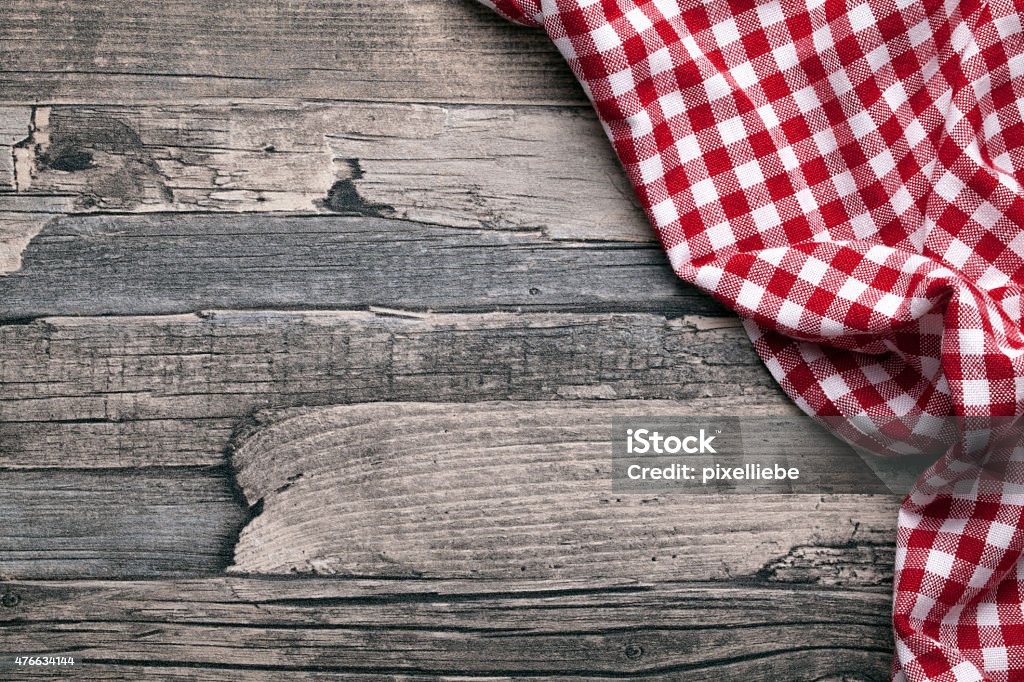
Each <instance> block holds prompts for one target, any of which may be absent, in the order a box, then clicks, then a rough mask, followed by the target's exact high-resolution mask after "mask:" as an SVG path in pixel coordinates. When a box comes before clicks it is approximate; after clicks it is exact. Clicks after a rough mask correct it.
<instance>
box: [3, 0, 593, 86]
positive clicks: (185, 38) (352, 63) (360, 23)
mask: <svg viewBox="0 0 1024 682" xmlns="http://www.w3.org/2000/svg"><path fill="white" fill-rule="evenodd" d="M0 65H2V67H0V69H2V70H0V102H3V103H10V104H25V103H29V104H33V103H43V104H46V103H59V102H85V103H97V102H99V101H106V102H118V103H120V102H138V101H171V102H181V101H187V100H196V99H211V98H216V99H237V98H267V97H269V98H274V97H298V98H313V99H329V100H371V101H375V100H384V101H388V100H390V101H474V102H481V101H483V102H492V101H531V102H552V103H561V102H565V101H571V102H575V103H580V102H581V101H582V100H583V94H582V92H581V90H580V89H579V88H578V86H576V85H575V83H574V81H573V78H572V76H571V74H570V73H569V70H568V68H567V67H566V66H565V65H564V63H563V62H562V60H561V58H560V57H559V55H558V53H557V52H556V50H555V49H554V47H553V46H552V45H551V44H550V42H549V41H548V39H547V38H546V36H545V35H544V34H543V32H541V31H535V30H528V29H524V28H517V27H515V26H513V25H510V24H508V23H507V22H505V21H503V20H502V19H501V18H499V17H497V16H495V15H494V14H493V13H492V12H490V11H489V10H487V9H486V8H484V7H482V6H479V5H478V3H476V2H471V1H469V0H466V1H461V0H459V1H455V2H453V1H452V0H389V2H387V3H379V2H372V1H370V0H350V1H348V2H302V3H258V4H254V3H248V2H241V1H240V0H226V1H224V2H219V3H216V4H210V3H208V2H202V1H200V0H167V1H165V0H139V1H138V2H133V3H132V4H131V5H126V4H124V3H122V2H116V1H115V0H75V1H72V2H58V1H57V0H46V1H42V2H40V1H38V0H10V1H9V2H7V3H5V6H4V22H3V24H2V25H0Z"/></svg>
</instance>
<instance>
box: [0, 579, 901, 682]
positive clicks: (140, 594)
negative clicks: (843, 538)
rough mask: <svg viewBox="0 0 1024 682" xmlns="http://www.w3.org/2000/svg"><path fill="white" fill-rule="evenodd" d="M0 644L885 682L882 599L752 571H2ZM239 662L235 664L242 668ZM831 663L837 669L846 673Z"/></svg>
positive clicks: (459, 670)
mask: <svg viewBox="0 0 1024 682" xmlns="http://www.w3.org/2000/svg"><path fill="white" fill-rule="evenodd" d="M0 590H2V591H3V592H4V594H6V595H8V602H12V601H17V603H16V604H15V605H14V606H11V607H7V608H3V609H0V623H2V624H3V627H0V649H2V650H5V651H22V650H25V651H35V652H42V651H46V652H54V653H57V652H68V653H71V654H73V655H74V656H75V657H76V665H75V668H74V669H68V670H62V671H61V672H62V673H65V674H74V675H77V676H85V677H87V678H89V679H111V678H116V677H117V676H118V675H119V674H122V673H124V672H127V673H128V675H129V676H131V677H137V676H139V675H145V674H147V673H149V674H156V675H159V676H160V677H164V673H165V672H166V671H168V670H169V671H171V672H170V674H168V677H172V678H175V679H177V678H179V676H184V675H186V674H185V673H183V672H182V671H183V669H185V668H186V666H187V669H188V671H189V672H188V673H187V677H188V679H203V680H207V679H209V680H221V679H228V675H229V674H232V675H234V677H233V678H231V679H238V676H239V675H245V678H246V679H283V678H284V676H285V675H286V674H287V675H288V676H289V679H291V674H292V673H297V674H299V675H305V676H306V677H300V678H299V679H310V677H308V676H312V675H317V677H316V679H323V677H320V675H324V676H327V675H333V676H335V678H337V677H342V678H346V679H347V678H348V677H349V676H352V678H354V679H363V678H362V677H359V676H363V675H365V676H367V678H371V676H401V678H402V679H406V678H405V677H404V676H406V675H408V676H412V677H413V678H417V677H421V678H429V679H480V678H485V677H486V678H489V679H492V678H498V679H505V678H508V677H515V678H517V679H518V678H524V677H525V678H532V677H534V676H543V677H544V678H546V679H550V678H565V677H569V678H581V679H590V678H594V679H598V678H600V679H608V678H622V677H629V678H639V679H651V680H670V679H686V680H698V681H699V680H708V681H710V680H723V679H736V680H739V679H742V680H751V681H757V680H764V681H769V680H779V679H786V680H794V681H798V680H808V681H809V680H822V679H847V680H849V679H855V680H883V679H886V673H887V669H888V664H889V658H890V651H891V646H892V643H891V640H890V636H889V628H888V611H889V597H888V595H885V594H883V593H876V592H858V591H842V592H837V591H831V590H824V589H798V590H797V589H779V588H771V587H767V588H766V587H762V586H758V585H756V584H751V585H745V586H727V585H715V584H707V583H705V584H661V585H651V584H645V583H637V582H635V581H628V582H621V581H601V580H589V581H586V582H559V581H543V582H530V581H523V582H520V583H508V582H498V583H495V582H488V581H431V580H413V581H408V580H391V581H373V580H305V579H303V580H256V579H207V580H201V581H199V580H192V581H156V582H139V583H131V582H116V583H107V582H98V583H97V582H91V583H90V582H87V583H82V582H62V583H11V584H7V585H3V586H2V587H0ZM250 675H251V677H250ZM844 675H850V676H849V677H844Z"/></svg>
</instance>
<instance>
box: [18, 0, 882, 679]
mask: <svg viewBox="0 0 1024 682" xmlns="http://www.w3.org/2000/svg"><path fill="white" fill-rule="evenodd" d="M566 159H571V163H567V162H566ZM495 400H501V401H512V402H509V403H507V404H506V405H505V412H506V413H512V414H518V415H534V416H535V417H536V418H537V419H541V417H543V419H546V420H553V421H552V422H551V423H552V424H555V425H560V426H559V429H561V430H560V431H559V433H560V434H561V435H559V436H557V437H555V438H553V441H552V442H553V443H555V442H558V443H561V442H562V441H564V440H566V438H565V435H566V434H567V433H569V432H571V430H572V429H573V428H580V427H581V425H583V424H587V423H589V422H587V421H586V420H585V419H581V418H580V415H581V414H582V413H583V411H587V410H590V411H591V412H590V414H591V418H592V419H598V417H597V416H595V415H605V414H611V413H613V412H615V411H616V410H617V409H624V408H628V407H629V405H628V404H626V405H623V404H620V403H621V401H627V400H630V401H632V400H645V401H652V400H656V401H675V405H678V406H679V409H680V410H682V411H684V412H689V413H701V412H708V413H712V412H714V413H718V414H727V413H728V414H735V415H792V414H795V408H794V407H793V406H792V404H791V403H790V402H789V401H788V400H787V399H786V398H785V397H784V396H783V395H782V393H781V391H780V390H779V389H778V388H777V386H775V384H774V382H773V381H772V380H771V378H770V377H769V375H768V374H767V372H766V371H765V369H764V368H763V366H762V365H761V363H760V361H759V360H758V359H757V357H756V355H755V354H754V352H753V350H752V349H751V348H750V344H749V341H748V340H747V339H746V336H745V334H744V333H743V331H742V329H741V328H740V327H739V326H738V322H737V321H736V320H735V318H733V317H732V316H731V315H730V314H728V313H727V312H726V311H725V310H724V309H723V308H722V307H721V306H720V305H719V304H717V303H716V302H714V301H712V300H710V299H708V298H707V297H705V296H704V295H702V294H701V293H699V292H697V291H695V290H693V289H692V288H690V287H687V286H685V285H683V284H680V283H679V282H677V281H676V280H675V278H674V276H673V275H672V273H671V271H670V269H669V267H668V266H667V264H666V262H665V259H664V256H663V255H662V254H661V252H660V250H659V248H658V247H657V245H656V244H655V243H654V240H653V237H652V235H651V232H650V229H649V227H648V226H647V224H646V221H645V219H644V217H643V215H642V212H641V211H640V210H639V209H638V208H637V205H636V202H635V200H634V198H633V196H632V194H631V191H630V190H629V189H628V183H627V182H626V180H625V178H624V176H623V173H622V171H621V168H620V167H619V166H618V164H617V162H616V161H615V159H614V156H613V155H612V153H611V151H610V149H609V147H608V145H607V142H606V141H605V140H604V138H603V133H602V131H601V128H600V126H599V125H598V123H597V121H596V118H595V117H594V115H593V114H592V113H591V111H590V110H589V107H588V106H587V104H586V100H585V97H584V96H583V93H582V90H581V89H580V88H579V87H578V86H577V85H576V84H575V82H574V80H573V78H572V76H571V74H570V72H569V70H568V69H567V67H566V66H565V65H564V64H563V63H562V61H561V59H560V57H559V56H558V54H557V52H556V51H555V50H554V48H553V47H552V46H551V45H550V43H548V41H547V40H546V39H545V38H544V37H543V36H542V35H541V34H539V33H538V32H536V31H531V30H528V29H523V28H517V27H514V26H511V25H508V24H506V23H505V22H503V21H501V20H500V19H498V18H497V17H495V16H493V14H492V13H491V12H489V11H488V10H486V9H485V8H483V7H480V6H478V5H477V3H475V2H471V1H469V0H465V1H463V0H392V1H390V2H388V3H383V4H382V3H377V2H369V1H366V0H343V1H340V2H332V3H308V2H307V3H293V2H283V3H282V2H273V3H256V4H253V3H241V2H237V0H229V1H228V2H226V3H225V2H222V3H218V4H211V3H202V2H198V1H197V0H171V1H169V2H159V3H158V2H155V0H142V1H141V2H136V3H127V4H126V3H115V2H112V1H110V0H101V1H92V0H90V1H89V2H86V1H85V0H70V1H67V0H62V1H60V2H58V1H57V0H32V1H31V2H30V1H28V0H11V1H10V2H8V3H7V4H6V6H5V8H4V18H3V21H0V528H2V529H3V530H2V532H0V659H2V660H0V677H2V678H5V679H6V678H14V679H20V678H22V677H30V678H32V677H52V676H62V677H66V676H76V677H80V678H82V679H90V680H92V679H137V678H138V677H140V676H146V677H152V678H157V679H208V680H227V679H232V680H234V679H239V678H240V677H241V678H244V679H252V680H271V679H310V680H312V679H328V678H330V679H367V680H370V679H396V678H397V679H431V680H435V679H452V680H455V679H485V678H486V679H550V678H559V677H561V678H579V679H609V678H623V677H637V678H643V679H664V680H675V679H687V680H722V679H727V680H728V679H737V680H777V679H786V680H790V679H793V680H883V679H886V676H887V669H888V660H889V656H890V654H889V651H890V647H891V641H890V635H889V628H888V599H889V597H888V595H887V594H886V591H887V589H888V587H889V585H890V582H891V565H892V560H893V549H892V539H893V532H894V531H893V528H894V525H895V513H896V506H897V504H898V499H897V498H895V497H893V496H889V495H874V496H869V495H847V494H843V495H826V496H806V495H803V496H801V495H744V496H728V497H726V496H709V497H700V498H675V497H673V498H672V499H669V498H667V497H666V498H659V499H658V500H656V501H651V500H647V501H645V500H644V499H641V498H640V497H622V498H621V501H619V500H616V501H615V502H614V503H613V501H612V500H614V499H615V498H611V497H609V496H608V495H604V497H602V494H601V493H600V492H599V491H598V488H599V487H600V486H599V485H598V478H596V477H597V476H599V472H596V471H593V468H594V467H590V469H587V468H586V467H587V466H589V464H590V463H593V462H596V461H597V460H596V457H597V455H598V453H599V451H600V449H601V447H603V446H595V445H594V444H593V443H591V445H589V446H587V447H588V448H589V449H586V448H584V450H575V452H577V453H581V452H582V453H584V454H576V455H574V456H570V457H567V458H566V459H565V460H559V461H552V462H551V463H552V464H553V465H557V466H559V467H561V468H560V469H559V470H560V471H566V472H570V471H575V472H576V473H579V474H580V475H579V476H578V477H577V479H576V480H577V490H576V491H575V493H568V494H563V493H562V492H561V491H559V490H558V485H557V481H543V480H538V479H537V477H536V473H535V472H533V473H531V469H530V467H529V466H528V464H529V462H530V460H529V457H527V456H526V454H528V453H529V449H528V448H527V449H524V448H523V447H522V446H523V445H524V444H523V443H522V441H523V438H522V437H521V435H522V432H520V433H519V435H517V436H516V437H515V438H513V439H512V440H511V441H504V442H502V443H492V444H491V445H492V446H494V447H495V448H498V449H502V448H504V449H503V450H502V452H503V454H508V452H509V451H510V449H511V450H514V451H515V452H516V453H518V454H516V455H515V456H512V457H510V458H508V459H507V460H504V461H502V460H500V459H496V460H492V461H484V458H483V457H482V456H481V455H480V452H479V451H478V450H474V447H479V444H477V445H474V443H473V442H471V439H470V437H469V433H470V432H469V431H468V430H461V431H460V428H461V427H460V424H462V426H463V427H464V426H465V425H466V424H468V423H469V422H471V421H472V420H473V419H474V418H478V417H479V415H480V414H483V413H485V412H486V411H487V410H489V409H493V407H488V406H487V405H484V404H480V403H482V402H483V401H495ZM538 401H559V402H557V403H551V402H546V403H544V402H538ZM410 402H412V403H419V405H418V406H417V407H411V406H409V405H406V404H405V403H410ZM437 403H446V404H447V405H443V406H439V405H432V404H437ZM332 406H340V407H332ZM410 409H415V410H421V411H426V412H428V413H429V412H430V411H431V410H442V411H444V414H445V415H447V416H445V417H444V420H447V422H446V423H448V433H447V434H446V438H447V437H451V436H452V434H456V433H461V435H460V436H459V437H458V438H456V442H457V443H458V444H459V445H458V447H454V448H449V449H445V448H443V447H440V445H439V447H438V448H437V449H436V450H435V451H434V455H431V457H430V461H429V462H428V461H427V459H426V458H427V456H428V455H427V454H425V453H423V452H421V453H419V454H416V453H409V452H406V451H402V450H400V449H392V450H388V451H386V452H381V453H380V456H379V457H371V456H370V454H368V453H369V451H368V450H364V451H362V454H361V455H358V454H353V452H354V445H355V444H356V443H357V442H358V439H357V438H356V437H355V435H354V434H353V430H352V428H351V425H349V426H345V425H343V424H341V423H340V422H339V417H338V415H339V414H353V413H356V412H358V413H360V414H364V415H372V416H368V417H367V419H372V420H377V421H382V422H383V421H387V420H389V419H390V420H392V421H393V422H394V423H396V424H397V423H402V424H403V425H404V426H408V422H403V421H402V419H404V417H402V415H403V414H405V413H404V412H403V411H408V410H410ZM665 409H675V408H672V407H666V408H665ZM396 415H398V416H396ZM459 415H462V416H461V417H460V416H459ZM474 415H476V416H474ZM405 416H408V415H407V414H406V415H405ZM395 420H397V421H395ZM282 429H283V430H282ZM559 429H556V431H557V430H559ZM417 433H419V434H421V437H423V438H426V439H433V440H439V438H438V436H437V431H436V428H435V430H433V431H432V430H431V429H430V428H426V427H423V428H421V429H420V430H419V431H418V432H417ZM295 434H301V436H300V438H305V439H309V438H312V440H313V441H314V442H316V443H318V445H317V447H314V448H304V447H300V446H299V445H297V444H296V443H297V441H296V440H295V438H294V436H295ZM506 435H508V434H506ZM275 439H276V440H275ZM568 440H571V441H573V442H576V440H578V439H576V440H574V439H572V438H570V439H568ZM257 443H262V444H263V445H262V446H260V447H256V444H257ZM516 443H518V445H516ZM268 444H272V445H268ZM513 446H514V447H513ZM517 448H518V449H517ZM474 453H475V454H474ZM232 456H233V457H234V458H235V461H234V462H233V461H232ZM435 456H436V457H437V458H440V460H441V461H446V460H447V461H452V460H453V459H454V460H455V461H458V460H459V458H463V460H462V461H466V459H465V458H469V459H470V460H472V461H475V462H476V464H475V465H474V466H475V467H476V468H475V469H474V470H475V471H476V472H477V475H482V474H483V473H486V472H498V471H500V472H501V473H502V474H503V475H504V476H506V478H505V483H504V487H495V488H487V487H483V488H482V489H481V488H479V487H478V488H475V489H474V490H475V492H473V491H470V490H468V489H466V488H465V487H461V488H460V487H458V486H453V485H452V481H451V480H449V479H447V478H446V477H444V476H443V475H442V474H441V470H440V469H434V468H432V466H428V464H432V462H433V458H434V457H435ZM474 458H475V459H474ZM588 458H589V459H588ZM836 461H837V462H839V461H840V460H838V459H837V460H836ZM233 465H234V466H243V465H244V466H245V467H247V469H245V468H244V467H243V469H240V472H241V475H239V476H236V473H239V472H236V471H235V470H234V469H233V468H232V466H233ZM400 465H407V466H412V467H413V468H412V469H411V471H415V472H417V475H415V476H405V477H404V478H401V477H400V478H397V479H395V478H391V477H388V476H384V475H383V473H382V472H384V471H385V467H387V468H395V467H399V466H400ZM296 467H298V468H296ZM417 467H418V468H417ZM583 472H586V476H584V475H583ZM282 477H283V480H281V479H282ZM291 477H296V478H294V480H291V481H289V480H288V479H289V478H291ZM389 481H390V483H389ZM446 485H447V486H448V487H445V486H446ZM425 486H432V487H433V488H434V489H435V492H433V493H431V492H429V491H427V490H426V487H425ZM318 495H319V496H320V498H322V499H319V500H318V499H317V496H318ZM602 499H605V500H607V502H601V500H602ZM290 501H296V502H297V506H295V507H290V506H289V504H290ZM445 512H447V513H445ZM240 536H241V542H240V543H237V541H238V540H239V537H240ZM236 544H237V547H236ZM302 551H313V553H314V555H315V556H310V557H300V556H299V555H300V554H301V552H302ZM673 555H674V556H673ZM652 558H653V559H655V561H652ZM524 569H525V570H524ZM292 570H294V571H297V572H303V573H305V574H307V575H304V576H303V577H292V578H290V579H284V578H275V579H270V578H268V577H266V576H260V575H258V573H260V572H264V571H269V572H279V571H292ZM225 572H232V573H231V575H232V577H225V576H224V573H225ZM315 574H322V575H321V577H311V576H315ZM328 574H330V577H323V576H327V575H328ZM352 574H355V577H352ZM345 576H348V577H345ZM679 581H686V582H679ZM60 651H66V652H71V653H74V655H76V656H77V657H78V660H79V661H81V662H82V663H83V665H80V666H78V667H77V668H76V669H74V670H69V669H60V670H54V669H50V670H46V669H35V670H32V669H27V668H18V669H12V668H9V667H4V666H7V665H8V664H9V661H8V658H9V657H8V656H7V655H8V652H18V653H22V654H44V653H47V652H53V653H56V652H60Z"/></svg>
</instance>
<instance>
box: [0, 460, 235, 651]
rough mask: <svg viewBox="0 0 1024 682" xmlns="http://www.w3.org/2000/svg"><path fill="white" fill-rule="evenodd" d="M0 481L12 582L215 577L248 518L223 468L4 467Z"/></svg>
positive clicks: (1, 524) (4, 557)
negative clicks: (76, 578)
mask: <svg viewBox="0 0 1024 682" xmlns="http://www.w3.org/2000/svg"><path fill="white" fill-rule="evenodd" d="M0 480H2V481H3V483H2V490H3V493H2V494H0V528H3V533H2V534H0V577H5V578H8V579H9V578H24V577H30V578H67V577H78V578H85V577H126V576H137V577H154V576H173V575H186V574H196V573H213V572H216V571H218V570H220V569H222V568H223V566H224V565H225V563H226V559H227V557H229V556H230V551H231V546H232V545H233V543H234V541H235V538H236V537H237V533H238V529H239V527H240V526H241V525H242V523H243V521H244V518H245V514H244V512H243V510H242V508H241V506H240V505H239V503H238V500H237V499H236V498H235V496H234V495H233V492H232V489H231V485H230V480H229V478H228V476H227V472H226V471H225V470H224V469H212V468H208V469H199V468H195V469H181V468H178V469H159V468H157V469H135V470H127V469H111V470H74V469H62V470H54V469H29V470H25V469H22V470H10V469H7V470H3V471H2V472H0ZM0 589H2V588H0ZM0 650H2V651H4V652H7V651H8V649H7V648H6V647H0Z"/></svg>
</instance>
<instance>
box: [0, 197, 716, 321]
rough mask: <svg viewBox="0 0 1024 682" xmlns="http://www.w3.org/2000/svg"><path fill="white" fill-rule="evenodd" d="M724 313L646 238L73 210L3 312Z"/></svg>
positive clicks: (10, 293) (23, 273)
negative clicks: (589, 238) (372, 309)
mask: <svg viewBox="0 0 1024 682" xmlns="http://www.w3.org/2000/svg"><path fill="white" fill-rule="evenodd" d="M372 305H376V306H383V307H391V308H404V309H412V310H427V309H432V310H437V311H481V310H498V309H501V310H590V311H602V310H606V311H627V312H634V311H652V312H659V313H666V314H669V315H673V316H676V315H684V314H708V313H711V314H722V313H723V311H724V309H723V308H722V307H721V306H720V305H719V304H718V303H717V302H714V301H712V300H711V299H710V298H709V297H707V296H705V295H703V294H701V293H699V292H697V291H696V290H695V289H694V288H693V287H690V286H688V285H686V284H683V283H682V282H680V281H679V280H678V278H676V276H675V274H674V273H673V272H672V269H671V268H670V267H669V265H668V262H667V260H666V258H665V255H664V254H663V253H662V251H661V249H660V247H658V246H657V245H654V244H628V243H613V242H595V243H590V242H576V241H554V240H551V239H548V238H546V237H544V236H541V235H538V234H535V233H527V232H510V231H497V230H467V229H457V228H450V227H440V226H431V225H423V224H419V223H414V222H408V221H394V220H384V219H380V218H369V217H330V218H329V217H306V218H296V217H268V216H262V215H246V216H231V215H202V216H199V215H167V214H162V215H141V216H75V217H65V218H58V219H54V220H52V221H51V222H49V223H48V224H47V225H46V226H45V227H44V228H43V230H42V232H41V233H40V234H39V235H37V236H36V237H35V238H34V239H33V240H32V241H31V243H30V244H29V246H28V249H27V250H26V251H25V252H24V253H23V254H22V269H21V270H19V271H18V272H15V273H12V274H9V275H7V276H4V277H0V320H10V319H23V318H27V317H36V316H43V315H99V314H164V313H180V312H191V311H195V310H201V309H207V308H244V309H251V308H330V309H351V308H357V309H358V308H366V307H367V306H372Z"/></svg>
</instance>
